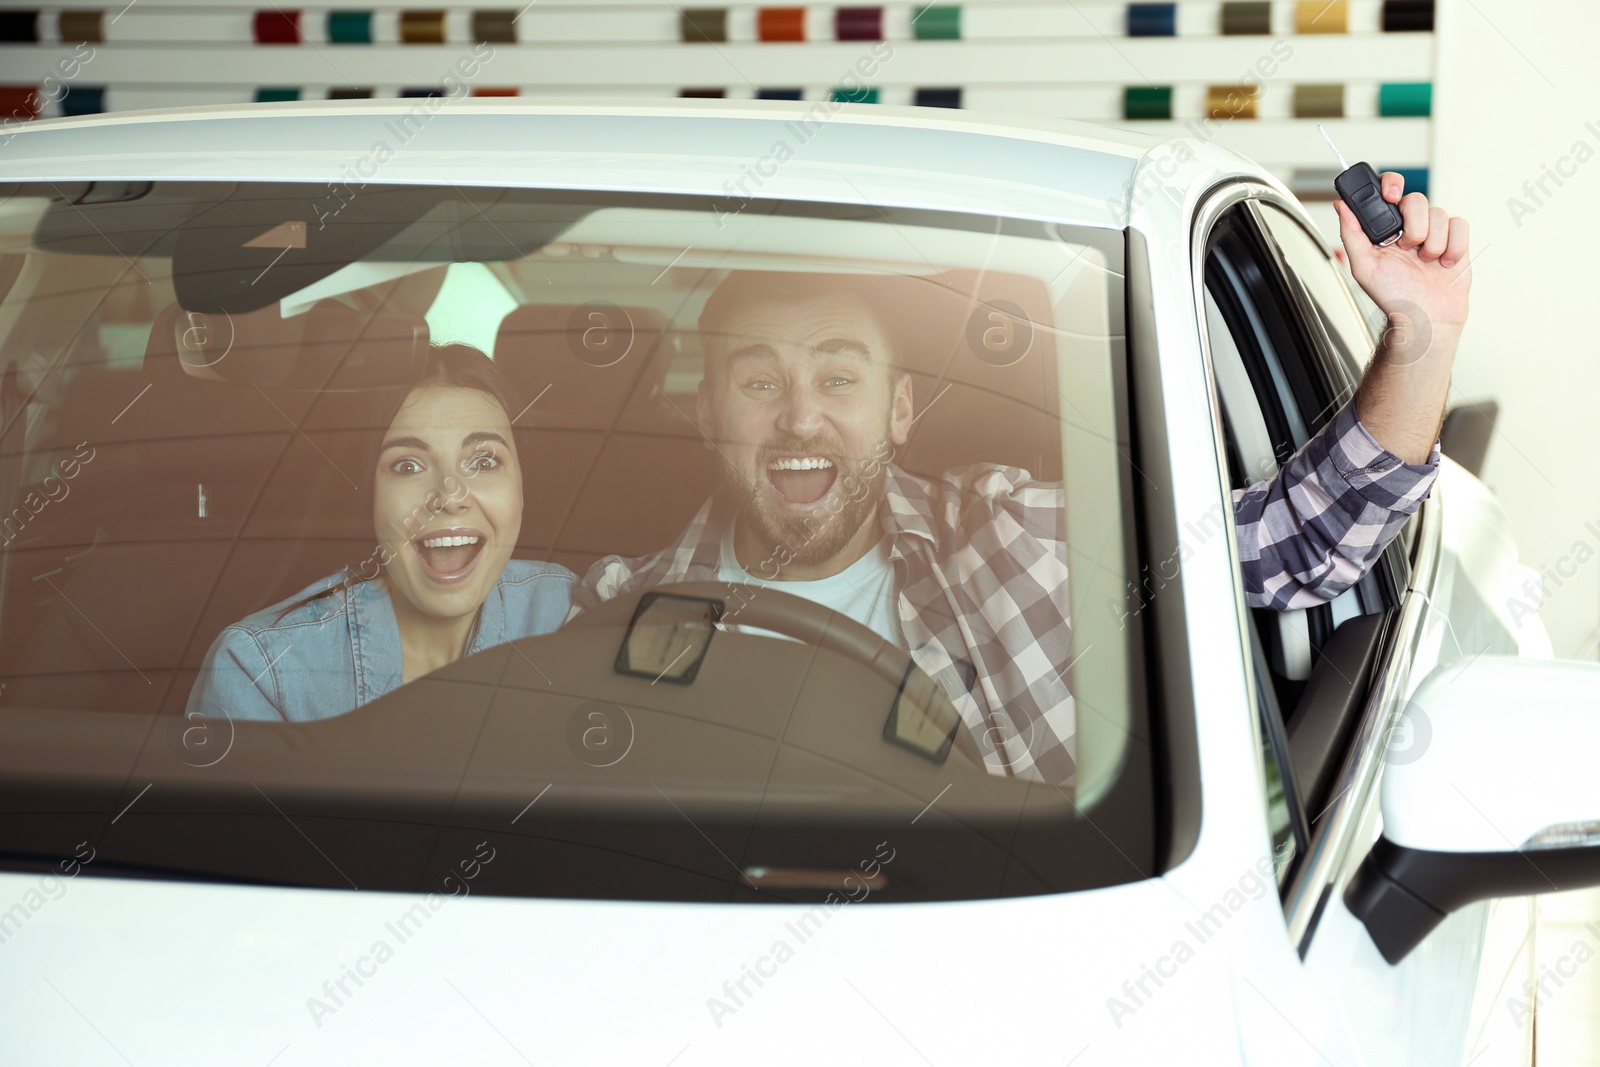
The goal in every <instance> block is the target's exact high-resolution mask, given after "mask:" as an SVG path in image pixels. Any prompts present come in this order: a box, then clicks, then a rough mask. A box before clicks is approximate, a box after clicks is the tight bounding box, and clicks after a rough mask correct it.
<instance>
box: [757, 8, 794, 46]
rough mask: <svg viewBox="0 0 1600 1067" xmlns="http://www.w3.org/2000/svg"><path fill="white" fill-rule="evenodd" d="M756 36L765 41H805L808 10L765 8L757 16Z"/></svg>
mask: <svg viewBox="0 0 1600 1067" xmlns="http://www.w3.org/2000/svg"><path fill="white" fill-rule="evenodd" d="M756 34H757V35H758V36H759V37H760V38H761V39H762V40H763V41H803V40H805V39H806V9H805V8H803V7H764V8H762V9H761V13H760V14H759V15H758V16H756Z"/></svg>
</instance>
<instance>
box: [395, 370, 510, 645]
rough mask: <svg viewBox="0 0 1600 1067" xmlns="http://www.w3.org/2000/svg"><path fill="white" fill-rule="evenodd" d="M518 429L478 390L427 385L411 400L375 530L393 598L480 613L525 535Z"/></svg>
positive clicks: (437, 611)
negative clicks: (514, 444) (520, 536)
mask: <svg viewBox="0 0 1600 1067" xmlns="http://www.w3.org/2000/svg"><path fill="white" fill-rule="evenodd" d="M511 440H512V438H511V424H510V422H509V421H508V420H507V418H506V413H505V411H504V409H502V408H501V407H500V404H499V402H497V401H496V400H495V399H494V398H493V397H491V396H490V395H489V394H487V393H482V392H479V391H478V390H476V389H457V388H452V387H445V386H425V387H423V388H420V389H417V390H416V391H414V392H413V393H412V394H411V395H410V396H408V397H407V398H406V401H405V403H404V404H402V405H401V407H400V411H399V413H398V414H397V415H395V418H394V422H393V423H391V424H390V426H389V432H388V433H387V434H386V435H385V436H384V439H383V447H382V449H381V451H380V452H379V454H378V470H377V483H376V489H375V492H374V499H373V514H372V518H373V523H374V525H375V527H376V529H377V535H378V541H379V543H380V544H382V545H383V546H384V548H385V549H386V550H387V551H386V552H385V555H386V556H387V558H388V566H387V568H386V570H387V573H388V576H389V586H390V589H391V591H392V592H395V593H397V594H398V595H399V596H403V597H404V598H405V599H406V600H407V601H409V602H410V603H411V605H412V606H413V607H415V608H416V609H417V610H418V611H421V612H423V613H424V614H427V615H432V616H435V617H438V618H455V617H459V616H462V615H470V614H472V613H473V612H475V611H477V610H478V608H479V607H480V606H481V605H482V604H483V602H484V599H485V598H486V597H488V595H489V591H490V590H491V589H493V588H494V584H495V582H497V581H499V579H500V574H501V572H502V571H504V570H505V566H506V561H507V560H509V559H510V558H511V550H512V548H513V547H515V546H516V543H517V535H518V533H520V532H521V529H522V470H521V468H520V467H518V465H517V455H516V452H515V451H514V450H513V449H512V446H511Z"/></svg>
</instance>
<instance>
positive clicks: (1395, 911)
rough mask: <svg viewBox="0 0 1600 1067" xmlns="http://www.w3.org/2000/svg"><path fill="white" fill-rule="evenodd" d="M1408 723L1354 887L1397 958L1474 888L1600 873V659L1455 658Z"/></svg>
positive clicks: (1382, 947) (1476, 894) (1497, 893)
mask: <svg viewBox="0 0 1600 1067" xmlns="http://www.w3.org/2000/svg"><path fill="white" fill-rule="evenodd" d="M1398 729H1401V730H1408V731H1410V743H1409V744H1408V745H1407V746H1405V748H1404V749H1403V750H1399V749H1395V748H1391V750H1390V751H1391V754H1390V756H1389V757H1388V759H1387V761H1386V763H1385V766H1384V769H1383V785H1382V793H1381V799H1382V805H1383V836H1382V837H1380V838H1379V839H1378V841H1377V843H1376V844H1374V845H1373V847H1372V851H1371V852H1370V853H1368V854H1367V857H1366V859H1365V860H1363V861H1362V864H1361V867H1360V869H1359V870H1358V871H1357V873H1356V876H1355V877H1354V878H1353V879H1352V880H1351V882H1350V886H1349V888H1348V889H1347V890H1346V891H1345V898H1344V899H1345V905H1346V906H1347V907H1348V908H1349V909H1350V911H1351V913H1352V914H1354V915H1355V916H1356V917H1357V918H1359V919H1360V920H1361V921H1362V922H1363V923H1365V924H1366V927H1367V930H1368V931H1369V932H1370V933H1371V934H1372V940H1373V941H1374V943H1376V945H1377V946H1378V951H1379V952H1381V953H1382V954H1383V958H1384V959H1386V960H1388V961H1389V962H1390V963H1399V962H1400V961H1401V960H1402V959H1404V958H1405V957H1406V955H1407V954H1408V953H1409V952H1410V951H1411V950H1412V949H1413V948H1415V947H1416V946H1417V945H1418V944H1419V943H1420V942H1421V941H1422V939H1423V938H1424V937H1426V936H1427V935H1428V933H1429V932H1430V931H1431V930H1432V929H1433V928H1434V927H1435V926H1437V925H1439V923H1441V922H1442V921H1444V918H1445V916H1447V915H1449V914H1450V913H1451V912H1453V911H1455V910H1457V909H1458V908H1462V907H1464V906H1466V905H1467V904H1471V903H1473V902H1475V901H1479V900H1486V899H1489V898H1491V897H1508V896H1524V895H1528V894H1533V893H1556V892H1562V891H1565V890H1568V889H1582V888H1585V887H1588V886H1593V885H1600V775H1596V773H1595V767H1594V760H1595V759H1596V757H1597V755H1600V664H1596V663H1580V662H1575V661H1560V660H1526V659H1518V658H1516V657H1510V656H1480V657H1478V658H1477V659H1474V660H1471V661H1469V662H1467V663H1465V664H1446V665H1444V666H1441V667H1439V668H1438V669H1436V670H1435V671H1434V672H1433V673H1432V674H1430V675H1429V676H1428V677H1427V678H1426V679H1425V680H1424V681H1423V683H1422V685H1421V686H1420V687H1418V689H1417V691H1416V695H1415V696H1414V697H1413V698H1412V700H1411V702H1410V703H1409V704H1408V705H1407V707H1406V709H1405V711H1404V713H1403V715H1402V716H1401V719H1400V722H1399V723H1398Z"/></svg>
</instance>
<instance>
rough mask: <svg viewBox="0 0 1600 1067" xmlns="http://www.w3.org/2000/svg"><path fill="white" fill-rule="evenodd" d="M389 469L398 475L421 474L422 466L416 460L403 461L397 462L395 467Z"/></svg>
mask: <svg viewBox="0 0 1600 1067" xmlns="http://www.w3.org/2000/svg"><path fill="white" fill-rule="evenodd" d="M389 469H390V470H392V471H394V472H395V473H396V474H421V473H422V464H420V463H418V462H417V461H416V460H414V459H409V458H408V459H401V460H396V461H395V462H394V465H393V466H391V467H390V468H389Z"/></svg>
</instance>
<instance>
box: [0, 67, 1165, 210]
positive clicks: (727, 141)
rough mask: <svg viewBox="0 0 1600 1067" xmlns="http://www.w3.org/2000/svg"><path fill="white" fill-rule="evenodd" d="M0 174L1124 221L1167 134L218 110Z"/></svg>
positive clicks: (933, 122) (517, 106) (489, 106)
mask: <svg viewBox="0 0 1600 1067" xmlns="http://www.w3.org/2000/svg"><path fill="white" fill-rule="evenodd" d="M15 129H16V135H15V136H14V137H13V138H12V139H11V143H10V145H9V146H8V148H7V151H6V152H5V153H4V154H3V159H0V180H7V181H29V180H35V181H37V180H57V181H83V180H158V179H189V180H251V179H254V180H276V181H290V180H304V181H314V182H319V183H321V182H328V183H334V184H340V183H344V184H352V183H359V182H363V181H366V182H374V183H430V184H431V183H439V182H450V183H454V184H457V185H490V186H499V185H521V186H534V187H548V188H562V189H592V190H633V191H649V192H673V193H693V194H700V195H707V194H709V195H712V196H714V197H719V198H723V199H724V203H726V204H729V205H733V206H737V205H738V204H739V203H741V202H743V201H745V200H747V199H750V198H784V199H799V200H822V201H830V202H841V203H852V202H854V203H861V204H863V205H864V206H895V207H910V208H931V209H942V210H953V211H967V212H981V213H984V214H1005V215H1015V216H1020V217H1030V218H1045V219H1055V220H1060V221H1067V222H1074V223H1081V224H1085V225H1091V226H1113V227H1120V226H1122V225H1123V224H1124V220H1125V218H1126V205H1127V203H1128V200H1129V195H1130V192H1131V189H1132V178H1133V174H1134V170H1135V167H1136V166H1137V164H1138V162H1139V160H1140V159H1141V158H1142V157H1143V156H1145V155H1146V154H1147V153H1148V152H1150V151H1151V150H1152V149H1153V148H1155V147H1156V146H1157V145H1159V144H1161V143H1162V142H1161V141H1159V140H1158V139H1156V138H1152V137H1147V136H1144V135H1140V134H1136V133H1131V132H1128V131H1124V130H1118V129H1113V128H1110V127H1106V126H1098V125H1094V124H1091V123H1084V122H1072V121H1067V120H1051V119H1034V118H1017V117H1011V116H999V115H981V114H976V113H972V112H965V111H957V110H944V109H933V108H912V107H886V106H880V105H870V104H869V105H858V104H838V103H831V102H827V101H809V102H807V101H755V100H663V101H638V102H621V101H616V100H561V101H546V102H540V101H532V100H527V99H522V98H500V99H496V98H477V97H463V98H459V99H449V98H442V97H438V98H432V99H377V100H348V101H344V100H341V101H299V102H289V103H276V104H252V105H247V106H239V105H216V106H210V107H188V108H168V109H161V110H152V111H129V112H118V113H112V114H107V115H97V116H89V117H81V118H63V119H46V120H41V121H36V122H30V123H27V124H24V125H21V126H19V127H16V128H15Z"/></svg>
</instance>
